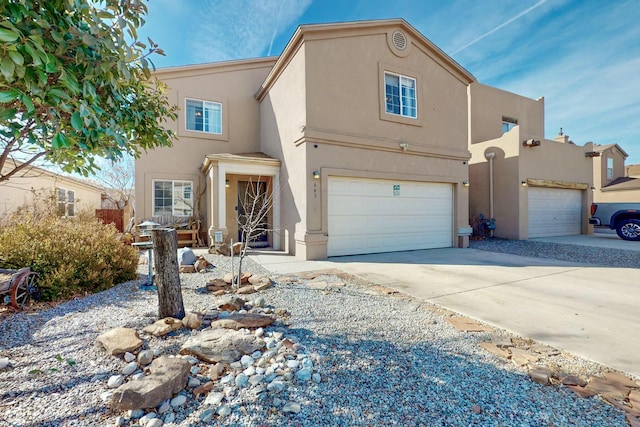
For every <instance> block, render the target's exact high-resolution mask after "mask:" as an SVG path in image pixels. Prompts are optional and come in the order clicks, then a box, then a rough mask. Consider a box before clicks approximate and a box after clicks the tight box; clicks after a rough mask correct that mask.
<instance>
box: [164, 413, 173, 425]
mask: <svg viewBox="0 0 640 427" xmlns="http://www.w3.org/2000/svg"><path fill="white" fill-rule="evenodd" d="M175 419H176V414H175V412H169V413H167V415H165V417H164V422H165V424H171V423H172V422H174V421H175Z"/></svg>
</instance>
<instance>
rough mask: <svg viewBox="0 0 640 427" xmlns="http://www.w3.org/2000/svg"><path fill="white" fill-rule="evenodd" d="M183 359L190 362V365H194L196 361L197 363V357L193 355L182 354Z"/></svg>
mask: <svg viewBox="0 0 640 427" xmlns="http://www.w3.org/2000/svg"><path fill="white" fill-rule="evenodd" d="M183 359H184V360H186V361H187V362H189V363H191V364H192V365H195V364H196V363H198V358H197V357H193V356H189V355H186V356H183Z"/></svg>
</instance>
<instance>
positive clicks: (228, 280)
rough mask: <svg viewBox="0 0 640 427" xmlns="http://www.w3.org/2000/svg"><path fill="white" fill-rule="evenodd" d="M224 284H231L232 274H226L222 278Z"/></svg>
mask: <svg viewBox="0 0 640 427" xmlns="http://www.w3.org/2000/svg"><path fill="white" fill-rule="evenodd" d="M222 280H224V281H225V282H226V283H228V284H231V283H232V282H233V273H227V274H225V275H224V277H223V278H222Z"/></svg>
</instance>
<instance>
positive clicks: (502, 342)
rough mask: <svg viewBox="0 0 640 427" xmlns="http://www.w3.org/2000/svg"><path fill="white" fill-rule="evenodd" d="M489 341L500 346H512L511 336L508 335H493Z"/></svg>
mask: <svg viewBox="0 0 640 427" xmlns="http://www.w3.org/2000/svg"><path fill="white" fill-rule="evenodd" d="M491 342H492V343H494V344H495V345H496V346H498V347H500V348H507V347H513V346H514V345H513V342H512V341H511V338H509V337H500V336H493V337H491Z"/></svg>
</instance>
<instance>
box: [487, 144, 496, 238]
mask: <svg viewBox="0 0 640 427" xmlns="http://www.w3.org/2000/svg"><path fill="white" fill-rule="evenodd" d="M484 156H485V157H486V158H487V159H488V160H489V220H490V221H491V222H493V159H494V158H495V157H496V153H494V152H493V151H490V152H488V153H486V154H485V155H484ZM490 236H491V237H493V229H491V230H490Z"/></svg>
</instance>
